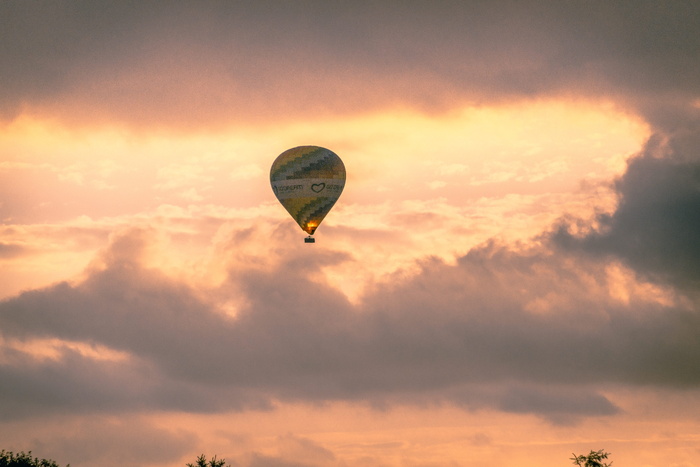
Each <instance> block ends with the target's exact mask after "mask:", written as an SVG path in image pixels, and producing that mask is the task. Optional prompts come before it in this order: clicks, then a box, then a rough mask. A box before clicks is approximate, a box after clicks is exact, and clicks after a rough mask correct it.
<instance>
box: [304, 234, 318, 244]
mask: <svg viewBox="0 0 700 467" xmlns="http://www.w3.org/2000/svg"><path fill="white" fill-rule="evenodd" d="M304 243H316V239H315V238H313V237H312V236H311V235H309V236H308V237H306V238H305V239H304Z"/></svg>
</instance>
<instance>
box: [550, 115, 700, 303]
mask: <svg viewBox="0 0 700 467" xmlns="http://www.w3.org/2000/svg"><path fill="white" fill-rule="evenodd" d="M616 188H617V191H618V192H619V195H620V204H619V207H618V209H617V210H616V211H615V212H614V213H613V214H611V215H602V216H600V217H599V219H598V220H599V222H600V224H601V226H602V227H601V229H600V231H598V232H594V233H592V234H590V235H587V236H585V237H575V236H573V235H572V234H570V233H569V231H568V227H566V226H563V227H561V228H560V229H558V231H557V232H555V234H554V236H553V238H554V240H555V242H556V243H558V244H559V245H561V246H564V247H566V248H578V249H582V250H584V251H587V252H590V253H594V254H606V255H614V256H617V257H620V258H622V259H624V260H625V261H626V262H627V263H628V264H629V265H630V266H631V267H633V268H634V269H635V270H637V271H638V272H639V273H641V274H642V275H645V276H646V277H647V278H652V279H655V280H659V281H663V282H667V283H671V284H673V285H676V286H679V287H681V288H683V289H685V290H694V291H698V290H700V242H698V239H699V238H700V126H698V128H697V129H695V130H694V131H690V132H688V131H679V132H676V133H672V134H670V135H668V136H664V135H661V134H658V135H656V136H654V137H652V138H651V139H650V140H649V141H648V143H647V144H646V146H645V148H644V149H643V151H642V152H641V154H640V155H639V156H638V157H636V158H634V159H632V160H630V162H629V165H628V168H627V172H626V173H625V174H624V176H623V177H622V178H621V179H620V180H618V181H617V182H616Z"/></svg>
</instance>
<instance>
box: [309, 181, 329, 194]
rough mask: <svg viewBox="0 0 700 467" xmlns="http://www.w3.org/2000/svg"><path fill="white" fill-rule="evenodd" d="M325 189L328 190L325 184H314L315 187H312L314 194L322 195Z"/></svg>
mask: <svg viewBox="0 0 700 467" xmlns="http://www.w3.org/2000/svg"><path fill="white" fill-rule="evenodd" d="M324 188H326V184H325V183H314V184H313V185H311V191H313V192H314V193H320V192H322V191H323V189H324Z"/></svg>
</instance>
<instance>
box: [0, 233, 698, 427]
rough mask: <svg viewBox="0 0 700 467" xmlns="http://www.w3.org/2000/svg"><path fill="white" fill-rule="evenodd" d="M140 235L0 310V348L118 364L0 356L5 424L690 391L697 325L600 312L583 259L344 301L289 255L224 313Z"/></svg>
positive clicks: (460, 276) (581, 411) (569, 409)
mask: <svg viewBox="0 0 700 467" xmlns="http://www.w3.org/2000/svg"><path fill="white" fill-rule="evenodd" d="M143 241H144V239H143V237H142V234H141V233H139V232H131V233H128V234H125V235H124V236H122V237H121V238H118V239H116V240H115V243H114V247H113V249H112V250H110V251H109V252H107V253H106V254H105V258H106V259H105V260H106V261H107V267H106V268H105V269H103V270H99V271H94V272H93V273H92V274H91V275H90V277H88V278H87V279H86V280H85V281H83V282H81V283H79V284H76V285H69V284H58V285H56V286H53V287H50V288H47V289H43V290H36V291H32V292H27V293H24V294H22V295H20V296H18V297H15V298H13V299H10V300H6V301H4V302H2V303H0V329H1V330H2V335H3V337H4V339H5V342H18V341H26V340H29V339H37V338H57V339H65V340H69V341H77V342H86V343H93V344H100V345H103V346H106V347H109V348H111V349H115V350H120V351H123V352H126V353H127V354H128V355H129V356H130V357H129V358H128V359H126V360H117V361H101V360H94V359H91V358H88V357H85V356H81V355H77V354H76V353H75V352H70V351H67V350H66V351H64V352H63V353H62V354H61V355H60V357H59V358H57V359H53V360H36V359H35V358H34V357H30V356H29V355H27V354H24V353H22V352H20V351H18V350H15V351H12V350H11V349H5V351H4V354H3V355H4V356H3V359H2V364H1V365H0V373H1V375H0V376H1V377H2V381H3V386H2V391H3V394H2V395H3V397H2V398H0V401H2V402H0V408H1V409H2V415H3V416H4V417H5V418H12V417H18V416H27V415H31V414H33V413H36V411H37V410H58V411H63V410H73V411H76V410H77V411H110V410H115V409H124V408H132V409H135V410H138V409H146V408H166V409H168V408H169V409H176V408H177V409H182V410H189V411H209V410H219V409H241V408H258V409H265V408H269V407H270V404H271V401H272V400H274V399H280V400H295V401H305V402H311V403H315V402H318V401H328V400H345V401H361V402H367V403H370V404H373V405H375V406H377V407H382V406H385V405H392V404H395V403H419V404H426V403H435V404H441V403H446V402H447V403H453V404H457V405H460V406H463V407H465V408H470V409H478V408H498V409H501V410H505V411H509V412H515V413H533V414H537V415H539V416H542V417H545V418H547V419H549V420H551V421H553V422H557V423H564V422H567V421H571V420H572V419H574V418H575V417H580V416H587V415H605V414H612V413H615V412H616V411H617V408H616V406H615V404H614V402H612V401H610V400H608V399H606V398H605V397H604V396H602V395H601V394H599V393H598V391H597V389H596V388H597V387H598V385H601V384H623V385H637V384H642V385H651V386H670V387H691V388H694V387H697V386H698V384H700V377H699V376H698V373H697V372H696V371H694V369H695V368H697V367H698V365H700V338H699V337H700V336H698V331H697V330H698V329H700V317H699V316H698V315H697V314H696V313H693V312H691V311H688V310H685V309H681V308H675V307H668V306H662V305H659V304H658V303H654V302H647V301H642V300H641V299H635V298H632V299H631V300H632V301H631V302H630V303H629V304H623V303H620V302H619V301H616V300H613V299H612V298H610V297H609V296H608V294H607V284H606V283H605V280H604V279H602V277H604V276H605V274H604V271H603V266H602V265H596V264H595V263H590V264H586V263H585V261H581V262H580V263H578V264H576V265H575V266H573V265H572V261H571V259H575V258H568V259H567V258H562V259H555V258H553V257H551V256H550V255H548V254H547V253H546V252H544V251H533V252H530V253H529V254H523V253H514V252H509V251H508V250H505V249H502V248H497V247H495V246H490V247H485V248H483V249H480V250H475V251H473V252H471V253H470V254H469V255H467V256H465V257H463V258H461V259H460V261H459V263H458V264H457V265H447V264H444V263H442V262H440V261H437V260H434V261H429V262H427V263H425V264H423V265H422V270H421V273H420V274H418V275H417V276H415V277H413V278H412V279H409V280H400V281H399V280H397V281H394V282H393V285H388V284H384V285H377V286H376V289H375V290H374V291H373V292H372V293H370V294H368V295H367V296H366V297H365V298H364V299H363V302H362V304H361V305H359V306H353V305H351V304H350V303H348V302H347V300H346V299H345V297H344V296H343V295H341V294H340V293H339V292H337V291H336V290H334V289H332V288H331V287H329V286H327V285H324V284H323V283H322V282H319V278H320V277H321V276H318V274H317V273H316V272H314V271H315V270H316V269H317V268H322V267H323V265H324V264H327V263H328V262H329V261H335V260H334V259H333V258H334V257H335V255H332V254H330V252H324V251H323V250H318V251H319V252H320V253H321V254H320V255H319V256H318V257H317V258H316V259H315V260H314V259H312V260H311V263H312V264H311V266H309V265H308V264H304V263H303V262H302V261H300V259H301V258H296V259H295V258H291V260H286V261H284V262H282V263H280V264H279V265H277V266H276V267H273V268H270V269H267V270H264V271H263V270H259V269H255V268H253V269H245V268H244V269H242V270H238V271H233V273H234V274H233V275H232V277H234V278H235V282H236V283H235V284H232V288H231V291H233V290H237V291H238V292H237V293H239V294H242V296H241V297H238V298H241V299H242V301H243V302H244V303H246V306H245V307H244V308H243V309H242V310H241V311H240V313H239V314H238V315H237V316H236V317H235V318H232V317H229V316H225V315H223V314H221V313H219V312H216V311H215V310H216V308H215V306H214V305H213V304H212V303H207V302H206V301H203V300H202V299H201V298H198V296H197V295H195V293H194V292H193V291H192V290H190V289H188V288H187V287H186V286H184V285H183V284H179V283H177V282H175V281H173V280H171V279H168V278H166V277H164V276H162V275H160V273H159V272H158V271H152V270H147V269H144V268H143V267H142V266H140V264H139V262H138V257H139V255H140V254H141V253H140V251H141V249H142V247H143V244H142V243H143ZM271 241H273V242H274V241H275V239H274V238H273V239H271ZM240 247H241V245H239V244H236V245H235V248H240ZM305 257H307V258H308V254H305ZM345 261H352V260H351V259H350V258H349V257H348V258H346V259H345ZM596 277H598V278H599V279H592V278H596ZM591 280H593V281H594V283H593V284H592V283H591ZM553 284H557V287H556V288H555V290H553V288H552V285H553ZM233 286H235V287H233ZM231 293H233V292H231ZM12 352H14V353H12Z"/></svg>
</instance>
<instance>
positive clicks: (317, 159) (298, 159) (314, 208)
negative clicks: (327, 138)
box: [270, 146, 345, 243]
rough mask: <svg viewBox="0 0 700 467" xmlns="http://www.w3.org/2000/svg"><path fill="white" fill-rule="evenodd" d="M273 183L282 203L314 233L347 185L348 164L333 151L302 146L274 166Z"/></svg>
mask: <svg viewBox="0 0 700 467" xmlns="http://www.w3.org/2000/svg"><path fill="white" fill-rule="evenodd" d="M270 184H271V185H272V191H273V192H274V193H275V196H276V197H277V199H278V200H279V202H280V203H281V204H282V206H284V208H285V209H286V210H287V211H288V212H289V214H291V216H292V218H294V220H295V221H296V222H297V224H299V227H301V229H302V230H303V231H304V232H306V233H308V234H309V237H308V238H307V239H306V241H307V242H308V243H313V241H314V239H313V238H312V237H311V235H313V234H314V232H315V231H316V229H317V228H318V226H319V225H320V224H321V221H323V219H324V218H325V217H326V214H328V212H329V211H330V210H331V208H332V207H333V205H334V204H335V202H336V201H337V200H338V198H339V197H340V194H341V193H342V192H343V188H344V187H345V165H344V164H343V161H342V160H340V157H338V156H337V155H336V154H335V153H334V152H333V151H329V150H328V149H325V148H321V147H318V146H299V147H296V148H292V149H288V150H286V151H284V152H283V153H282V154H280V155H279V156H278V157H277V159H275V161H274V162H273V163H272V168H271V169H270Z"/></svg>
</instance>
